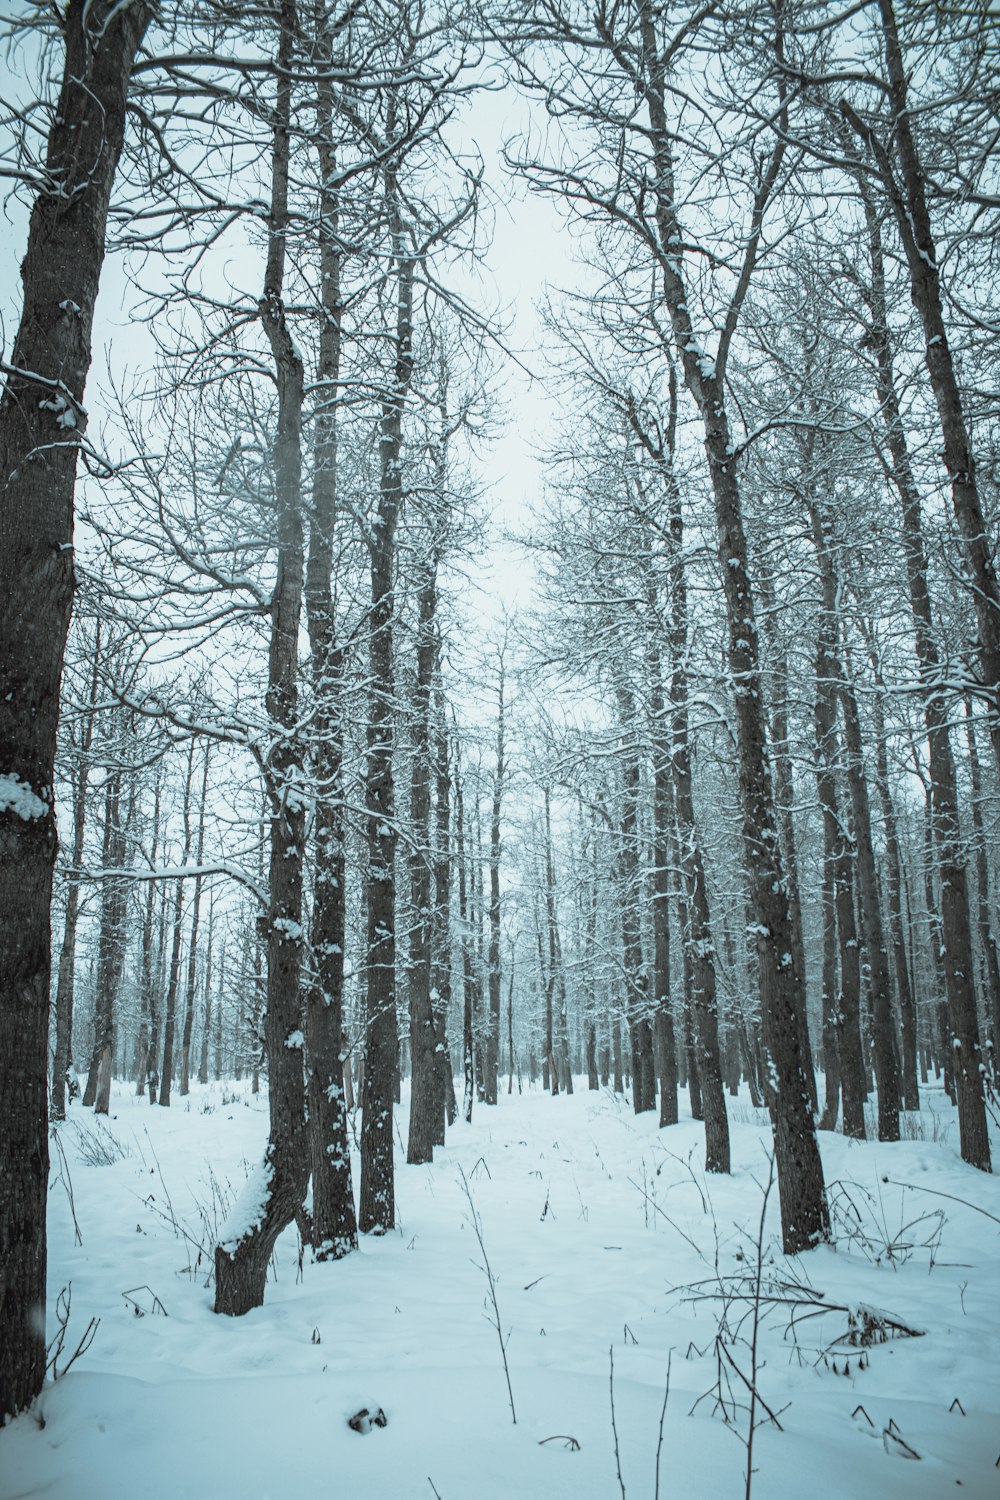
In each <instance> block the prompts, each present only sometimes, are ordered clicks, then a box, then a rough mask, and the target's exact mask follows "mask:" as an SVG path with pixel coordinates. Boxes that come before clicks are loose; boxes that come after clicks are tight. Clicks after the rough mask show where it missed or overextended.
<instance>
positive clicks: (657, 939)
mask: <svg viewBox="0 0 1000 1500" xmlns="http://www.w3.org/2000/svg"><path fill="white" fill-rule="evenodd" d="M649 711H650V718H651V720H652V729H653V899H652V908H653V910H652V919H653V1005H654V1011H653V1027H654V1031H655V1036H656V1042H657V1059H658V1062H659V1072H660V1125H661V1126H667V1125H676V1124H677V1119H678V1115H677V1038H676V1035H675V1033H674V1014H673V1006H672V1000H671V994H670V870H669V867H668V864H667V860H668V857H669V848H670V838H669V830H670V823H671V819H672V817H673V803H672V790H673V789H672V784H671V766H670V759H671V758H670V746H669V743H668V740H667V732H666V724H665V707H664V701H663V678H662V668H661V664H660V653H659V650H658V649H657V648H656V647H655V646H653V647H651V649H650V705H649Z"/></svg>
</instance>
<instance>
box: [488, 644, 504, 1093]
mask: <svg viewBox="0 0 1000 1500" xmlns="http://www.w3.org/2000/svg"><path fill="white" fill-rule="evenodd" d="M504 712H505V705H504V650H503V648H501V650H500V660H499V678H498V683H497V735H496V765H495V767H494V771H493V802H492V806H491V809H490V906H489V927H490V941H489V953H488V955H487V964H488V966H489V967H488V972H489V1016H488V1030H487V1033H486V1069H485V1074H486V1076H485V1078H484V1080H483V1084H484V1096H485V1097H484V1102H485V1103H486V1104H496V1102H497V1072H498V1069H499V1065H500V980H501V974H500V852H501V845H500V812H501V805H502V798H503V783H504V776H505V774H506V766H505V762H504V732H505V729H506V724H505V718H504Z"/></svg>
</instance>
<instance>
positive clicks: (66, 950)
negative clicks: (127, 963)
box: [50, 620, 152, 1120]
mask: <svg viewBox="0 0 1000 1500" xmlns="http://www.w3.org/2000/svg"><path fill="white" fill-rule="evenodd" d="M100 654H101V627H100V620H98V622H97V629H96V631H95V640H94V662H93V667H92V670H91V678H90V710H91V711H90V712H89V713H88V714H86V716H85V717H84V720H83V724H82V726H81V729H80V738H79V740H78V741H74V745H73V749H74V752H75V755H76V765H75V767H74V776H73V853H72V855H71V859H72V864H71V866H70V870H69V873H68V877H67V887H66V916H65V919H64V922H63V939H62V947H61V948H60V950H59V973H58V978H57V980H56V1005H55V1012H56V1015H55V1019H56V1045H55V1058H54V1061H53V1064H52V1088H51V1099H50V1109H51V1116H52V1119H53V1120H64V1119H65V1118H66V1074H67V1071H68V1070H69V1068H70V1067H71V1066H72V1063H73V994H74V987H75V980H76V929H77V922H78V920H79V915H80V868H81V865H82V864H83V850H84V833H85V830H86V822H87V783H88V780H89V776H90V761H89V756H90V747H91V745H92V743H93V738H94V705H95V704H96V701H97V668H98V662H99V660H100ZM150 893H152V888H151V891H150Z"/></svg>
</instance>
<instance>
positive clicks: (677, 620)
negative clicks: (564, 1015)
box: [667, 369, 730, 1172]
mask: <svg viewBox="0 0 1000 1500" xmlns="http://www.w3.org/2000/svg"><path fill="white" fill-rule="evenodd" d="M671 376H673V370H672V369H671ZM669 503H670V515H669V530H670V561H669V569H668V577H669V624H668V629H667V639H668V641H669V645H670V669H671V671H670V709H671V732H672V744H671V752H672V753H671V774H672V777H673V791H674V813H675V817H676V819H677V845H678V852H679V855H680V865H681V869H682V871H683V874H684V884H685V890H686V895H687V902H686V906H687V918H688V920H687V924H686V930H685V944H686V946H687V949H688V954H689V962H690V966H691V1002H692V1006H693V1009H694V1024H695V1042H696V1046H697V1054H698V1055H697V1074H698V1083H699V1086H700V1102H701V1108H702V1114H703V1117H704V1121H705V1170H706V1171H707V1172H728V1171H729V1166H730V1152H729V1119H728V1116H727V1114H726V1099H725V1092H724V1089H723V1083H722V1067H721V1064H720V1061H719V1014H718V994H717V988H716V975H715V945H714V941H713V938H712V925H711V920H710V917H709V909H708V888H707V885H706V882H705V866H704V862H703V860H702V855H701V846H700V844H699V842H698V829H697V827H696V825H695V817H694V789H693V778H692V773H691V736H690V727H689V721H688V680H687V655H688V601H687V576H686V573H685V570H684V550H683V549H684V519H683V514H682V512H681V497H680V489H679V487H678V485H677V484H676V482H674V480H673V476H672V475H671V483H670V488H669Z"/></svg>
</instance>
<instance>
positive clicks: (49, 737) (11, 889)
mask: <svg viewBox="0 0 1000 1500" xmlns="http://www.w3.org/2000/svg"><path fill="white" fill-rule="evenodd" d="M152 15H153V7H152V6H151V5H148V4H145V3H143V0H134V3H132V4H128V5H121V4H118V3H115V0H94V3H89V0H88V3H85V0H70V4H69V5H68V6H67V8H66V11H65V15H64V17H63V22H62V33H63V43H64V49H65V50H64V64H63V76H62V83H61V87H60V92H59V99H58V102H57V103H56V105H55V109H54V112H53V114H52V122H51V126H50V128H49V133H48V138H47V149H46V156H45V161H44V163H42V162H39V163H38V164H37V169H36V171H35V172H34V174H33V178H32V180H33V184H34V186H35V187H36V190H37V196H36V198H35V202H34V207H33V209H32V214H31V224H30V228H29V232H28V249H27V254H26V255H25V258H24V261H23V263H22V266H21V280H22V286H23V289H24V293H23V302H22V311H21V319H20V323H19V326H18V331H17V336H16V338H15V340H14V347H13V352H12V354H11V358H10V361H9V363H8V362H5V363H4V367H3V368H4V374H5V375H6V377H7V380H6V385H5V387H4V392H3V396H2V398H0V475H2V478H3V484H2V502H0V767H2V768H3V769H2V771H0V1097H2V1098H3V1099H4V1101H5V1107H4V1115H3V1121H2V1123H0V1168H2V1170H0V1184H2V1185H0V1261H2V1263H3V1265H4V1270H5V1274H4V1281H3V1289H2V1291H0V1417H6V1416H8V1415H12V1414H15V1413H17V1412H19V1411H21V1410H22V1409H23V1408H24V1407H26V1406H27V1405H28V1404H29V1403H30V1402H31V1401H32V1400H33V1399H34V1397H35V1396H36V1395H37V1393H38V1391H39V1390H40V1389H41V1385H42V1380H43V1378H44V1374H45V1319H44V1307H45V1269H46V1238H45V1202H46V1186H47V1179H48V1136H47V1118H46V1092H47V1073H48V1069H47V1066H46V1063H47V1048H48V1010H49V972H50V965H51V957H50V950H51V931H50V910H51V900H52V872H53V868H54V864H55V857H56V824H55V808H54V801H53V790H52V784H53V766H54V760H55V751H56V723H57V718H58V711H59V686H60V674H61V671H62V662H63V653H64V650H65V645H66V633H67V630H68V628H69V618H70V610H71V607H72V598H73V552H72V547H73V494H74V484H75V477H76V465H77V455H78V453H79V451H80V448H81V445H82V444H83V443H84V442H85V437H84V430H85V422H86V410H85V408H84V405H83V397H84V386H85V383H86V379H87V374H88V371H89V368H90V359H91V350H90V335H91V329H92V327H93V319H94V307H95V303H96V300H97V289H98V284H99V282H100V276H101V269H102V266H103V263H104V254H105V238H106V233H107V222H108V207H109V203H110V199H111V191H112V187H113V184H114V180H115V173H116V171H117V169H118V163H119V159H120V156H121V151H122V143H123V140H124V135H125V111H126V99H127V95H128V86H129V75H130V71H131V68H132V63H133V61H134V59H135V56H136V53H137V51H138V48H139V44H140V42H141V40H142V37H143V35H144V33H145V31H146V28H147V26H148V25H149V22H150V20H151V17H152ZM28 159H29V160H33V153H29V158H28Z"/></svg>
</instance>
